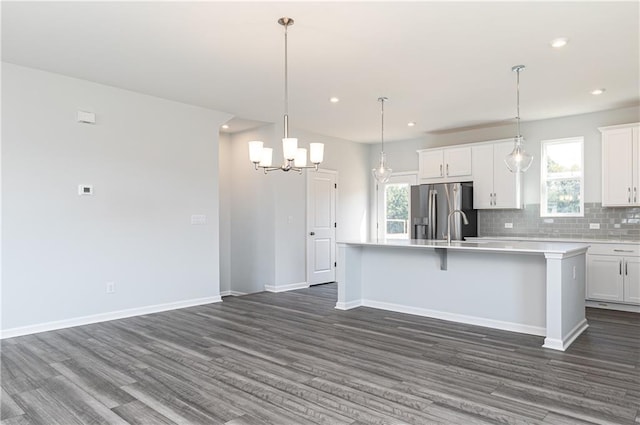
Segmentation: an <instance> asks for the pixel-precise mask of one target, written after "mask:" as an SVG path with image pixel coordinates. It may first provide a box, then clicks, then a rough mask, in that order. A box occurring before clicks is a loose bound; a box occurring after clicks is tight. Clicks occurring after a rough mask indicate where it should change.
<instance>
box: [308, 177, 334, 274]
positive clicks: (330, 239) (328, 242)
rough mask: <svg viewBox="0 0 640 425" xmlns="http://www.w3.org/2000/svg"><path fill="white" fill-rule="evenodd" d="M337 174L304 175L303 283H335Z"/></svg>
mask: <svg viewBox="0 0 640 425" xmlns="http://www.w3.org/2000/svg"><path fill="white" fill-rule="evenodd" d="M337 175H338V174H337V173H336V172H335V171H327V170H318V171H317V172H313V171H311V172H308V173H307V283H308V284H309V285H316V284H319V283H327V282H334V281H335V280H336V269H335V261H336V192H337Z"/></svg>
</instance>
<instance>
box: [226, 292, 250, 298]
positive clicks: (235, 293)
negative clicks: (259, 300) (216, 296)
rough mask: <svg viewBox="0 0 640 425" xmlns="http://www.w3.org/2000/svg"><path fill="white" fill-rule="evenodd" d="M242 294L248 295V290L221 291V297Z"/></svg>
mask: <svg viewBox="0 0 640 425" xmlns="http://www.w3.org/2000/svg"><path fill="white" fill-rule="evenodd" d="M242 295H247V293H246V292H238V291H222V292H220V296H221V297H228V296H232V297H240V296H242Z"/></svg>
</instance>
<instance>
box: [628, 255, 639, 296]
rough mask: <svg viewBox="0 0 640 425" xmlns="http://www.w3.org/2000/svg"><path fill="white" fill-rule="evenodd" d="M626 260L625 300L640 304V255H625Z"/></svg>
mask: <svg viewBox="0 0 640 425" xmlns="http://www.w3.org/2000/svg"><path fill="white" fill-rule="evenodd" d="M624 261H625V264H624V301H625V302H628V303H634V304H640V257H625V259H624Z"/></svg>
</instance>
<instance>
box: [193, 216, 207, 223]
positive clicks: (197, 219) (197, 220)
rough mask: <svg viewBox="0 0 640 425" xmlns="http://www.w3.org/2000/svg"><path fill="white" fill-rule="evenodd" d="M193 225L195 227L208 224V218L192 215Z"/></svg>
mask: <svg viewBox="0 0 640 425" xmlns="http://www.w3.org/2000/svg"><path fill="white" fill-rule="evenodd" d="M191 224H193V225H203V224H207V216H206V215H204V214H192V215H191Z"/></svg>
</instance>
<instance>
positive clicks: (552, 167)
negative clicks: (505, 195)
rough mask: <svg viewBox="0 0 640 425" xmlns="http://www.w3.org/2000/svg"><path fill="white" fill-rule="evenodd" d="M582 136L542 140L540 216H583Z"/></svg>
mask: <svg viewBox="0 0 640 425" xmlns="http://www.w3.org/2000/svg"><path fill="white" fill-rule="evenodd" d="M583 153H584V138H583V137H572V138H569V139H560V140H546V141H543V142H542V161H540V162H541V164H542V170H541V172H540V186H541V187H540V216H541V217H582V216H584V173H583V168H584V159H583V158H584V155H583Z"/></svg>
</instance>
